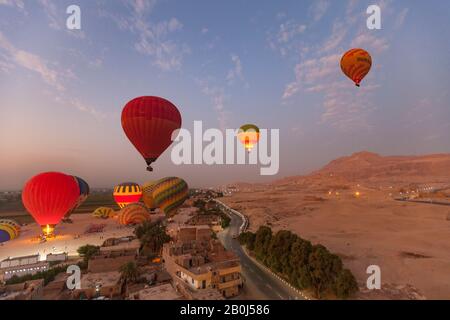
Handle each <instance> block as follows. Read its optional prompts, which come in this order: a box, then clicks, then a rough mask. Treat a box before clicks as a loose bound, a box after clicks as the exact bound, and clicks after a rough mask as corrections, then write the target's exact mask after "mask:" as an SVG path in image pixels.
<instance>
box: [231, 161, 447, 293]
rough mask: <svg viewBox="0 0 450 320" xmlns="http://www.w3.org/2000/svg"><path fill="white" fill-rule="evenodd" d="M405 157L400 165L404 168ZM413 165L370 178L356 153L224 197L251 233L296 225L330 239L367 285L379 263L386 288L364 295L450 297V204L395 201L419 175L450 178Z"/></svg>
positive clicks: (316, 238) (315, 238)
mask: <svg viewBox="0 0 450 320" xmlns="http://www.w3.org/2000/svg"><path fill="white" fill-rule="evenodd" d="M365 156H366V155H364V157H363V158H365ZM370 156H371V155H370ZM348 160H350V161H348ZM365 160H367V159H364V161H365ZM389 160H391V159H389ZM403 160H404V159H401V161H400V162H399V163H396V164H395V168H397V169H398V170H403V168H402V166H401V162H402V161H403ZM413 160H414V159H413ZM434 160H435V159H434V158H433V161H434ZM447 160H450V157H449V156H447ZM377 161H378V160H377ZM427 161H428V160H427ZM381 162H382V161H381ZM349 163H350V164H349ZM410 163H411V161H408V164H407V167H408V169H407V170H405V171H402V174H390V173H389V171H386V172H385V173H384V174H383V175H381V176H378V178H377V179H371V177H364V178H361V175H359V174H358V171H359V169H361V167H365V166H361V165H359V164H358V161H354V157H353V158H352V157H350V158H348V159H344V160H342V161H341V162H339V161H338V165H333V163H332V164H331V165H328V166H327V167H326V168H325V169H326V170H321V171H318V172H315V173H314V174H312V175H310V176H305V177H292V178H286V179H283V180H281V181H276V182H274V183H271V184H265V185H261V184H256V185H248V184H243V185H238V190H239V191H237V192H235V193H233V194H232V195H231V196H229V197H225V198H223V201H224V202H225V203H227V204H228V205H230V206H231V207H233V208H235V209H236V210H239V211H241V212H243V213H245V214H246V215H248V216H249V218H250V229H251V230H253V231H255V230H256V229H257V228H258V227H259V226H261V225H269V226H271V227H272V228H273V230H275V231H276V230H279V229H286V230H291V231H293V232H295V233H297V234H298V235H300V236H301V237H303V238H305V239H308V240H310V241H312V242H313V243H321V244H324V245H325V246H327V247H328V248H329V249H330V250H331V251H332V252H335V253H337V254H339V255H340V256H341V258H342V259H343V262H344V264H345V266H346V267H348V268H349V269H351V271H352V272H353V273H354V274H355V276H356V278H357V280H358V282H359V284H360V286H361V287H362V288H364V287H365V283H366V280H367V277H368V275H367V274H366V269H367V267H368V266H369V265H373V264H374V265H378V266H380V268H381V278H382V290H380V291H371V292H370V293H369V292H365V290H362V293H361V294H360V295H359V296H358V298H361V299H370V298H376V299H418V298H427V299H450V219H449V213H450V206H443V205H433V204H422V203H411V202H402V201H396V200H395V199H394V198H395V197H396V196H397V195H398V194H399V193H400V192H401V191H400V190H403V191H404V190H407V188H408V187H407V186H411V185H414V182H415V181H416V180H419V179H418V178H416V176H420V183H421V184H423V183H425V182H429V183H430V184H431V185H433V181H437V182H435V184H436V185H442V184H443V183H445V181H448V182H450V179H448V176H445V175H438V176H439V177H438V178H436V176H435V175H434V174H429V172H426V171H425V172H423V174H421V173H420V172H419V171H417V167H416V166H414V165H413V166H411V165H410ZM448 163H450V162H447V164H448ZM344 164H345V166H353V168H354V170H349V171H351V172H352V175H353V176H355V177H356V178H353V177H348V176H346V175H345V174H342V172H343V171H345V170H340V169H342V167H343V166H344ZM447 164H446V166H444V167H445V168H447ZM390 165H391V164H390ZM420 166H423V164H420ZM377 168H378V165H376V164H375V165H372V166H371V169H372V170H373V171H374V172H376V171H377ZM434 168H436V166H433V169H434ZM361 171H363V172H364V170H363V169H361ZM411 172H414V174H413V175H411V174H410V173H411ZM436 174H438V173H436ZM446 174H447V175H448V174H449V172H446ZM372 176H373V175H372ZM405 186H406V187H405ZM415 187H417V188H419V187H420V186H417V185H415ZM356 192H359V193H360V195H359V196H356V195H355V194H356ZM383 289H384V290H383Z"/></svg>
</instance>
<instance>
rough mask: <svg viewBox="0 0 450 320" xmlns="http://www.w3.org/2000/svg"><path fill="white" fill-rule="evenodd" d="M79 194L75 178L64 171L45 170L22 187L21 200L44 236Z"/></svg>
mask: <svg viewBox="0 0 450 320" xmlns="http://www.w3.org/2000/svg"><path fill="white" fill-rule="evenodd" d="M79 196H80V190H79V187H78V184H77V182H76V180H75V179H74V178H73V177H72V176H70V175H66V174H64V173H59V172H45V173H41V174H38V175H36V176H34V177H33V178H31V179H30V180H29V181H28V182H27V183H26V184H25V187H24V188H23V191H22V202H23V205H24V206H25V208H26V209H27V211H28V212H29V213H30V214H31V215H32V216H33V218H34V220H36V222H37V223H38V224H39V225H41V227H42V230H43V232H44V234H45V235H46V236H51V235H52V234H53V230H54V227H55V225H56V224H58V223H59V222H61V219H62V218H63V217H64V215H65V214H66V213H67V212H68V211H69V210H70V209H72V208H73V207H74V205H75V204H76V202H77V200H78V198H79Z"/></svg>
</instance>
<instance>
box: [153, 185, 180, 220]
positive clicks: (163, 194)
mask: <svg viewBox="0 0 450 320" xmlns="http://www.w3.org/2000/svg"><path fill="white" fill-rule="evenodd" d="M188 197H189V187H188V184H187V183H186V181H184V180H183V179H181V178H177V177H166V178H163V179H160V180H158V181H157V182H156V183H155V185H154V187H153V199H154V201H155V205H156V206H158V207H159V208H160V209H161V210H162V211H163V212H164V213H165V214H166V216H173V215H174V214H175V213H176V211H177V209H178V208H179V207H180V206H182V205H183V203H184V201H186V199H187V198H188Z"/></svg>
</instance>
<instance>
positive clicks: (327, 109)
mask: <svg viewBox="0 0 450 320" xmlns="http://www.w3.org/2000/svg"><path fill="white" fill-rule="evenodd" d="M315 5H316V6H319V5H318V3H316V4H315ZM379 5H380V7H381V8H382V10H383V14H384V16H396V17H397V18H398V19H397V22H398V23H399V24H400V25H401V24H402V23H403V20H404V19H405V16H406V15H407V12H408V10H407V9H403V10H401V11H400V12H399V13H397V14H396V12H397V10H395V8H394V7H393V6H392V5H391V1H390V0H382V1H380V3H379ZM357 6H358V2H357V1H355V0H350V1H349V2H348V3H347V8H346V10H345V11H344V13H343V15H342V16H339V17H337V18H336V19H335V21H334V23H333V25H332V29H331V35H330V36H329V37H327V38H325V39H324V41H323V42H322V43H319V44H318V45H313V46H312V47H311V49H310V50H307V51H304V52H303V53H302V54H300V55H299V57H300V58H301V59H300V62H297V63H296V64H295V66H294V68H293V71H294V76H295V78H294V80H293V81H291V82H289V83H287V84H286V85H285V88H284V91H283V94H282V99H283V100H284V101H286V100H288V99H293V98H294V96H296V95H297V94H299V93H300V92H302V93H305V94H312V95H316V96H317V97H319V98H321V103H320V107H321V108H322V109H323V112H322V114H321V117H320V122H319V123H320V124H329V125H331V126H333V127H335V128H337V129H339V130H354V129H356V128H357V129H367V130H368V129H370V128H371V127H372V126H371V124H370V123H369V119H370V117H369V115H370V113H371V112H373V111H374V110H375V109H376V108H377V106H376V105H375V104H374V103H373V97H374V92H375V91H376V90H377V89H378V88H379V87H380V85H379V84H377V83H376V79H375V75H374V74H373V72H372V73H371V74H369V75H368V77H367V78H366V81H365V83H364V84H363V86H362V87H361V88H359V89H358V90H355V88H354V85H353V84H352V82H351V81H350V80H348V79H346V77H345V75H343V74H342V71H341V70H340V63H339V62H340V59H341V56H342V54H343V53H344V52H345V51H346V50H348V48H352V47H362V48H365V49H366V50H368V51H369V52H371V53H373V54H374V55H376V56H377V61H380V58H381V54H382V53H384V52H386V51H387V50H389V46H390V42H391V41H392V36H386V37H382V36H379V35H378V33H375V32H373V31H370V30H367V29H366V28H365V24H364V26H363V27H360V28H357V25H356V23H357V22H358V21H360V20H361V19H363V17H364V14H365V11H364V12H363V13H361V14H360V15H359V14H358V13H357V10H356V9H357ZM320 7H321V8H322V9H323V8H325V5H323V4H322V5H321V6H320ZM324 11H326V9H324ZM310 12H311V15H313V12H316V13H317V17H319V16H320V14H319V12H322V11H320V10H318V9H317V11H313V9H311V11H310ZM359 17H360V18H361V19H359ZM378 64H379V62H378Z"/></svg>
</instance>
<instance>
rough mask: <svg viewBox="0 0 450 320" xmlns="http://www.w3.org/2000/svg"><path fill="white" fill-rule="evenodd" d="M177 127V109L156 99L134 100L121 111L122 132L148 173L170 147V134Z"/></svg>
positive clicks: (179, 122)
mask: <svg viewBox="0 0 450 320" xmlns="http://www.w3.org/2000/svg"><path fill="white" fill-rule="evenodd" d="M180 127H181V114H180V112H179V111H178V109H177V107H175V105H173V104H172V103H171V102H170V101H168V100H166V99H163V98H160V97H153V96H146V97H139V98H135V99H133V100H131V101H130V102H128V103H127V104H126V105H125V107H124V108H123V110H122V128H123V130H124V132H125V134H126V136H127V137H128V139H129V140H130V141H131V143H132V144H133V145H134V146H135V148H136V149H137V150H138V151H139V153H140V154H141V155H142V157H143V158H144V159H145V161H146V163H147V165H148V167H147V169H148V170H150V171H151V170H152V169H151V167H150V164H151V163H152V162H154V161H156V159H158V157H159V156H160V155H161V154H162V153H163V152H164V151H165V150H166V149H167V148H168V147H169V146H170V145H171V144H172V134H173V132H174V131H175V130H177V129H179V128H180Z"/></svg>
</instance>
